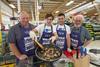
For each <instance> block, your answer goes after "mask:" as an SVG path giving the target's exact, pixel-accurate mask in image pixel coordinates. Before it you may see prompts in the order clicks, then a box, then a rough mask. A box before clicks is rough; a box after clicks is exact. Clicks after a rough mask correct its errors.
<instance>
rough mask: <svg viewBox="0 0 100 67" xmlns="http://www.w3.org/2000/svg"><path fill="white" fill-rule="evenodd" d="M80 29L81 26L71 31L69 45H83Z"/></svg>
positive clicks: (75, 46)
mask: <svg viewBox="0 0 100 67" xmlns="http://www.w3.org/2000/svg"><path fill="white" fill-rule="evenodd" d="M81 30H82V27H80V29H79V32H75V31H73V30H72V31H71V47H72V48H73V49H76V48H79V47H81V46H82V45H83V43H82V41H81Z"/></svg>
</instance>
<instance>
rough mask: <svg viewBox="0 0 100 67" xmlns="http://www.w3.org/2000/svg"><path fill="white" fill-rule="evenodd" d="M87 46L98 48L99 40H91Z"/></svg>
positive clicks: (99, 45) (99, 46)
mask: <svg viewBox="0 0 100 67" xmlns="http://www.w3.org/2000/svg"><path fill="white" fill-rule="evenodd" d="M88 47H89V48H100V40H95V41H92V42H91V43H90V44H89V45H88Z"/></svg>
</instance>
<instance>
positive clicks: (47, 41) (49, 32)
mask: <svg viewBox="0 0 100 67" xmlns="http://www.w3.org/2000/svg"><path fill="white" fill-rule="evenodd" d="M45 26H46V25H44V30H43V33H42V36H41V38H40V41H39V42H40V43H41V44H43V45H49V44H50V42H51V41H50V39H49V38H50V37H51V36H53V28H52V26H51V29H50V30H49V29H45Z"/></svg>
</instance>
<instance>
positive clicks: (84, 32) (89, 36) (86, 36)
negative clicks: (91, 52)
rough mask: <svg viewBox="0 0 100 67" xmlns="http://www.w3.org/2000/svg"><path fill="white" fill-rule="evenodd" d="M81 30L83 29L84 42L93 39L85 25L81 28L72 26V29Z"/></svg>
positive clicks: (82, 39) (82, 37) (82, 38)
mask: <svg viewBox="0 0 100 67" xmlns="http://www.w3.org/2000/svg"><path fill="white" fill-rule="evenodd" d="M80 30H81V41H82V42H83V43H84V41H85V40H91V35H90V33H89V31H88V30H87V29H86V28H85V27H83V26H81V27H79V28H76V27H74V26H73V27H71V31H75V32H80Z"/></svg>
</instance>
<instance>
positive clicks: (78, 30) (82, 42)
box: [71, 14, 91, 49]
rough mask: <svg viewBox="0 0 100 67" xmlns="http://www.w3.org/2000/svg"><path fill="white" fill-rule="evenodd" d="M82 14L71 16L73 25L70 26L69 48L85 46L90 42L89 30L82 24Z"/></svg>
mask: <svg viewBox="0 0 100 67" xmlns="http://www.w3.org/2000/svg"><path fill="white" fill-rule="evenodd" d="M83 22H84V16H83V15H81V14H78V15H75V16H74V17H73V24H74V25H73V26H72V28H71V48H72V49H76V48H80V47H82V46H84V47H85V46H87V45H88V44H89V43H90V42H91V36H90V33H89V31H88V30H87V29H86V28H85V27H83V26H82V23H83Z"/></svg>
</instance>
